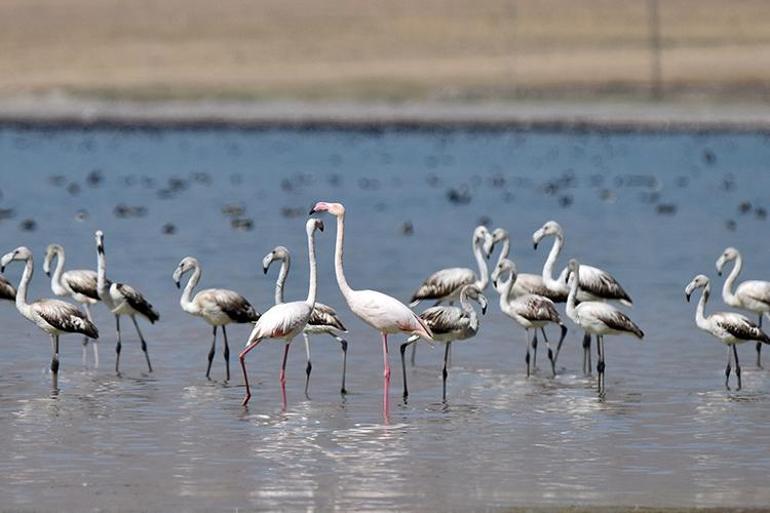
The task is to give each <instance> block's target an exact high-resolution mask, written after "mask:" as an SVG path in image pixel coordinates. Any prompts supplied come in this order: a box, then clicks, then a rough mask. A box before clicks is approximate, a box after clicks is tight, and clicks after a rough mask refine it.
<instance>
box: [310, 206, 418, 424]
mask: <svg viewBox="0 0 770 513" xmlns="http://www.w3.org/2000/svg"><path fill="white" fill-rule="evenodd" d="M314 212H328V213H329V214H331V215H333V216H334V217H336V218H337V241H336V245H335V250H334V270H335V274H336V277H337V285H339V288H340V292H341V293H342V296H343V297H344V298H345V302H346V303H347V304H348V307H349V308H350V311H351V312H353V314H355V316H356V317H358V318H359V319H361V320H362V321H363V322H365V323H366V324H368V325H369V326H371V327H372V328H374V329H375V330H377V331H379V332H380V334H381V335H382V358H383V367H384V372H383V413H384V415H385V417H386V418H387V417H388V413H389V411H390V402H389V399H388V392H389V389H390V362H389V359H388V335H389V334H394V333H408V334H410V335H418V336H420V337H422V338H424V339H426V340H428V341H432V340H433V334H432V333H431V330H430V328H429V327H428V325H427V324H426V323H425V321H423V320H422V319H420V318H419V317H418V316H417V314H415V313H414V312H413V311H411V310H410V309H409V307H407V306H406V305H405V304H403V303H402V302H401V301H399V300H398V299H396V298H394V297H391V296H388V295H387V294H383V293H382V292H377V291H376V290H354V289H352V288H350V285H348V281H347V278H345V270H344V268H343V263H342V260H343V256H342V253H343V243H344V240H345V207H344V206H343V205H342V203H327V202H323V201H320V202H318V203H316V204H315V206H313V208H312V209H310V214H313V213H314Z"/></svg>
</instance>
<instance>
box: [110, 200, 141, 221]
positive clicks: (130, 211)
mask: <svg viewBox="0 0 770 513" xmlns="http://www.w3.org/2000/svg"><path fill="white" fill-rule="evenodd" d="M112 212H113V213H114V214H115V217H118V218H121V219H126V218H129V217H144V216H146V215H147V208H146V207H142V206H129V205H126V204H124V203H118V204H117V205H115V208H114V209H113V210H112Z"/></svg>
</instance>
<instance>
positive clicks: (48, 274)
mask: <svg viewBox="0 0 770 513" xmlns="http://www.w3.org/2000/svg"><path fill="white" fill-rule="evenodd" d="M45 275H46V276H48V277H49V278H50V277H51V271H50V269H49V270H48V271H46V272H45Z"/></svg>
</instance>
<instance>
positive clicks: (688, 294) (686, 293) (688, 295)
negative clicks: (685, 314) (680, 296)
mask: <svg viewBox="0 0 770 513" xmlns="http://www.w3.org/2000/svg"><path fill="white" fill-rule="evenodd" d="M684 297H686V298H687V302H688V303H689V302H690V293H689V292H685V294H684Z"/></svg>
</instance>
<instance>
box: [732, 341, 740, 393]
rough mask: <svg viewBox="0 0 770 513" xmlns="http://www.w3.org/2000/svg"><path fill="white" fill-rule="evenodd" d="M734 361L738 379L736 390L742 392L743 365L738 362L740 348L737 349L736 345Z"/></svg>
mask: <svg viewBox="0 0 770 513" xmlns="http://www.w3.org/2000/svg"><path fill="white" fill-rule="evenodd" d="M733 359H734V360H735V375H736V376H737V377H738V388H737V389H736V390H740V389H741V387H742V384H741V364H740V362H739V361H738V348H737V347H735V344H733Z"/></svg>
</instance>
